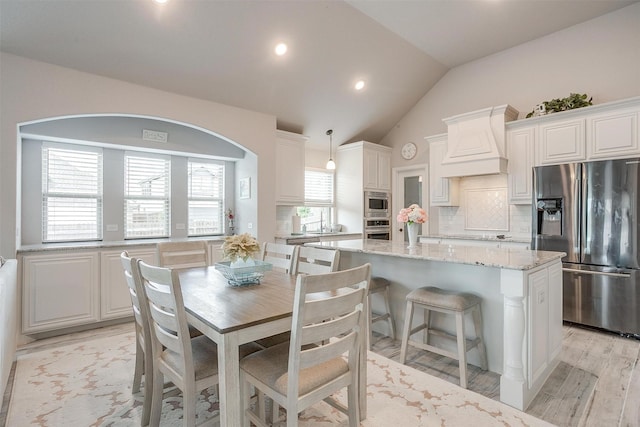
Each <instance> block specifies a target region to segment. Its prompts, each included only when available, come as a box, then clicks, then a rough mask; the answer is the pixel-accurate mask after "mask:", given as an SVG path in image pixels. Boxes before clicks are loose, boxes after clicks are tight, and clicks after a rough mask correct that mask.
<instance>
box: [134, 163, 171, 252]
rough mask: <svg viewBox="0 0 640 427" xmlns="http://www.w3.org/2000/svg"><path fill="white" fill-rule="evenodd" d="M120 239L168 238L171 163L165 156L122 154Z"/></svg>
mask: <svg viewBox="0 0 640 427" xmlns="http://www.w3.org/2000/svg"><path fill="white" fill-rule="evenodd" d="M124 175H125V176H124V216H125V221H124V237H125V239H135V238H143V237H168V236H169V224H170V212H171V211H170V209H171V199H170V195H171V161H170V158H169V157H168V156H152V155H150V154H142V153H125V156H124Z"/></svg>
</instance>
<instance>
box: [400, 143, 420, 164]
mask: <svg viewBox="0 0 640 427" xmlns="http://www.w3.org/2000/svg"><path fill="white" fill-rule="evenodd" d="M417 152H418V147H416V144H414V143H413V142H407V143H406V144H404V145H403V146H402V157H403V158H405V159H407V160H411V159H413V158H414V157H415V156H416V153H417Z"/></svg>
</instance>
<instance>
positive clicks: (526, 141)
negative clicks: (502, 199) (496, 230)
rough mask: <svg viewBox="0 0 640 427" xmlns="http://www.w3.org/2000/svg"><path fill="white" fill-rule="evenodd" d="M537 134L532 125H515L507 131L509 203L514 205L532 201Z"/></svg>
mask: <svg viewBox="0 0 640 427" xmlns="http://www.w3.org/2000/svg"><path fill="white" fill-rule="evenodd" d="M535 136H536V129H535V128H533V127H531V126H525V127H523V128H519V127H515V128H512V129H509V130H508V131H507V157H508V159H509V165H508V175H507V192H508V198H509V203H511V204H514V205H517V204H530V203H531V197H532V193H533V179H532V174H531V169H532V168H533V164H534V159H533V153H534V144H535Z"/></svg>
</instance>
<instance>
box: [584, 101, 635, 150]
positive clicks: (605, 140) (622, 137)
mask: <svg viewBox="0 0 640 427" xmlns="http://www.w3.org/2000/svg"><path fill="white" fill-rule="evenodd" d="M639 117H640V103H639V104H636V105H634V106H629V107H626V108H620V109H616V110H615V111H605V112H602V113H601V114H594V115H593V116H590V117H588V118H587V152H588V153H589V158H591V159H594V160H595V159H602V158H611V157H627V156H637V155H640V139H638V119H639Z"/></svg>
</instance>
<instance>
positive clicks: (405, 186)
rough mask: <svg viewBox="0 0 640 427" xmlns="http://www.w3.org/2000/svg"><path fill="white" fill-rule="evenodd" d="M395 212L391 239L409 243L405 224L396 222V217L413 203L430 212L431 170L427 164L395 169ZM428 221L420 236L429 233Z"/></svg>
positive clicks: (393, 183) (393, 177)
mask: <svg viewBox="0 0 640 427" xmlns="http://www.w3.org/2000/svg"><path fill="white" fill-rule="evenodd" d="M392 175H393V176H392V180H393V181H392V185H393V201H392V206H393V211H392V215H391V224H392V227H391V239H392V240H393V241H394V242H407V241H409V238H408V237H407V231H406V227H405V224H403V223H399V222H398V221H396V216H397V215H398V212H400V209H402V208H405V207H407V206H409V205H411V204H413V203H415V204H418V205H420V206H421V207H423V208H424V209H425V210H427V211H428V207H429V179H428V177H429V170H428V166H427V165H426V164H418V165H413V166H403V167H398V168H393V173H392ZM428 223H429V222H428V221H427V222H426V223H425V224H423V227H422V228H421V230H420V231H419V233H418V234H420V235H421V234H423V232H428V230H429V227H428Z"/></svg>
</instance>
